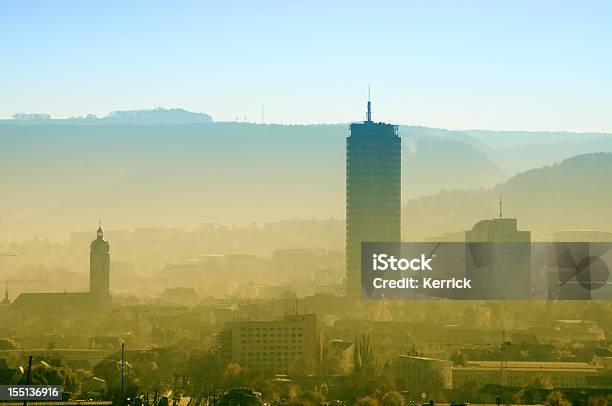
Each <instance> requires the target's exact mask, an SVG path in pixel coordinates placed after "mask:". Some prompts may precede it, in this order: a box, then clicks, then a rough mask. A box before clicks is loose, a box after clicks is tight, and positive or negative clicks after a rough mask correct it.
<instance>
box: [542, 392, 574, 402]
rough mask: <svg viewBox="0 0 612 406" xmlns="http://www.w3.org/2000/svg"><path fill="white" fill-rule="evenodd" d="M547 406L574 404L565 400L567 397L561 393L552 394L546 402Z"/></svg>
mask: <svg viewBox="0 0 612 406" xmlns="http://www.w3.org/2000/svg"><path fill="white" fill-rule="evenodd" d="M544 405H545V406H572V402H570V401H569V400H567V399H565V396H563V394H562V393H561V392H559V391H554V392H551V394H550V395H548V397H547V398H546V401H544Z"/></svg>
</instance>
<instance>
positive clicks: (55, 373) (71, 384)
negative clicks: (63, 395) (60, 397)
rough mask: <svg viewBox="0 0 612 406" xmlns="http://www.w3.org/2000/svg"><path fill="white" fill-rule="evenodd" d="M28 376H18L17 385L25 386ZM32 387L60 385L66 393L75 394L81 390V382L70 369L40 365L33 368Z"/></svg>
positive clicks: (31, 375)
mask: <svg viewBox="0 0 612 406" xmlns="http://www.w3.org/2000/svg"><path fill="white" fill-rule="evenodd" d="M26 379H27V378H26V375H25V374H19V375H17V376H16V379H15V381H16V382H15V383H16V384H18V385H25V383H26ZM30 384H31V385H59V386H61V387H62V389H63V391H64V392H71V393H75V392H78V389H79V380H78V378H77V376H76V374H75V373H74V372H72V370H71V369H70V368H68V367H55V366H52V365H49V364H46V363H45V364H39V365H36V366H33V367H32V370H31V372H30Z"/></svg>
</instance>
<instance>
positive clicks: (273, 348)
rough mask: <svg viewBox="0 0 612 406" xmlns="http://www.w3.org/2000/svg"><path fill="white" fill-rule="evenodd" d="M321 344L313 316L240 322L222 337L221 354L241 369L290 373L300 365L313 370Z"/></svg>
mask: <svg viewBox="0 0 612 406" xmlns="http://www.w3.org/2000/svg"><path fill="white" fill-rule="evenodd" d="M318 344H319V340H318V337H317V319H316V315H314V314H287V315H285V316H284V317H283V318H282V319H281V320H273V321H254V320H240V321H232V322H229V323H226V324H225V328H224V329H223V331H222V332H221V333H220V334H219V346H220V347H221V354H222V355H223V356H224V357H225V358H226V360H227V361H230V362H237V363H239V364H240V365H241V366H245V367H250V368H255V369H263V370H269V371H273V372H276V373H287V372H289V370H290V369H291V368H294V367H295V366H296V365H297V364H298V363H299V364H300V365H302V367H301V368H302V369H303V368H314V366H315V365H316V363H317V354H318V353H319V351H318Z"/></svg>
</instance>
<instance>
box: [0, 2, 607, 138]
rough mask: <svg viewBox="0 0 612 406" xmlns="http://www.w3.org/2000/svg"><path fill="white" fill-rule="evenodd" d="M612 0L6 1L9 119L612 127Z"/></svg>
mask: <svg viewBox="0 0 612 406" xmlns="http://www.w3.org/2000/svg"><path fill="white" fill-rule="evenodd" d="M611 22H612V2H610V1H601V2H596V1H592V2H590V1H559V0H556V1H535V2H534V1H514V0H513V1H506V2H503V1H490V0H488V1H448V2H443V1H418V2H408V1H394V2H386V1H380V0H377V1H371V2H358V1H346V2H341V1H330V0H327V1H315V0H310V1H308V2H297V1H286V0H285V1H278V2H270V1H226V0H223V1H214V2H207V1H194V2H188V1H181V2H170V1H167V2H154V1H151V0H148V1H142V2H138V1H99V2H94V1H91V2H90V1H73V2H68V1H53V2H51V1H49V2H45V1H21V0H19V1H9V0H6V1H2V2H1V3H0V44H1V48H0V51H1V53H0V55H1V56H0V73H1V74H0V118H8V117H10V116H12V115H13V114H14V113H16V112H44V113H49V114H51V115H52V116H54V117H67V116H73V115H84V114H87V113H94V114H98V115H106V114H108V113H109V112H110V111H112V110H120V109H139V108H153V107H158V106H162V107H183V108H186V109H189V110H193V111H201V112H206V113H209V114H211V115H212V116H213V118H214V119H216V120H234V119H235V118H236V117H239V118H240V119H241V120H242V119H244V117H245V115H246V117H247V119H248V120H249V121H261V110H262V106H265V120H266V121H267V122H277V123H322V122H335V123H338V122H347V121H353V120H359V119H362V118H363V116H364V103H365V99H366V97H367V85H368V83H371V84H372V96H373V102H374V118H375V119H376V120H385V121H391V122H395V123H404V124H417V125H426V126H434V127H445V128H453V129H467V128H483V129H524V130H536V129H537V130H542V129H544V130H572V131H601V130H605V131H612V23H611Z"/></svg>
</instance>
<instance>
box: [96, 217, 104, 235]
mask: <svg viewBox="0 0 612 406" xmlns="http://www.w3.org/2000/svg"><path fill="white" fill-rule="evenodd" d="M96 235H97V236H98V238H103V237H104V232H103V231H102V220H101V219H100V217H98V232H97V233H96Z"/></svg>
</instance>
